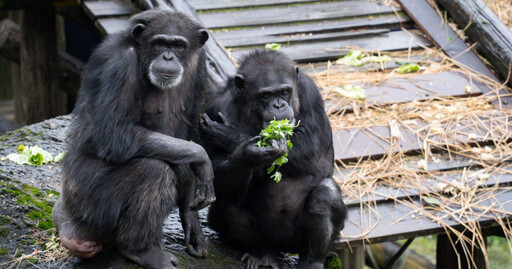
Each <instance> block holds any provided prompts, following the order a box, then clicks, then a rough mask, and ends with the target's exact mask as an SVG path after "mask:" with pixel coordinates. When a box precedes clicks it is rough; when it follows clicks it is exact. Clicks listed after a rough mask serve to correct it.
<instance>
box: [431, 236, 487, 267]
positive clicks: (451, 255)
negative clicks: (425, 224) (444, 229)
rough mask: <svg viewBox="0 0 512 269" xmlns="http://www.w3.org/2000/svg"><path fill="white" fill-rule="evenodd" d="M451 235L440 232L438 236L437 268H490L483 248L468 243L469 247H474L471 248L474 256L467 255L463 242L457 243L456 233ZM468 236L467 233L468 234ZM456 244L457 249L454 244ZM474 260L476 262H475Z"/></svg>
mask: <svg viewBox="0 0 512 269" xmlns="http://www.w3.org/2000/svg"><path fill="white" fill-rule="evenodd" d="M450 236H451V241H450V237H449V236H448V235H446V234H440V235H438V236H437V248H436V260H437V261H436V268H437V269H453V268H459V269H470V268H475V269H485V268H488V267H487V265H486V263H485V257H484V254H483V252H482V250H481V249H478V248H477V246H474V245H471V244H466V246H467V247H469V248H473V249H472V250H470V252H471V251H472V253H467V255H472V257H467V255H466V254H465V252H464V248H463V247H462V244H460V243H457V242H456V241H457V237H456V236H455V235H454V234H450ZM466 236H467V235H466ZM452 243H453V244H455V249H454V248H453V244H452ZM473 262H474V264H473Z"/></svg>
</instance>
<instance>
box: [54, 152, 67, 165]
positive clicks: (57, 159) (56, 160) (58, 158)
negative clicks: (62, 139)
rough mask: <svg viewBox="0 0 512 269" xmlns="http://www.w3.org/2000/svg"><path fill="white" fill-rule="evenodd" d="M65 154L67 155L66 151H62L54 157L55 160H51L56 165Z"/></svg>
mask: <svg viewBox="0 0 512 269" xmlns="http://www.w3.org/2000/svg"><path fill="white" fill-rule="evenodd" d="M66 153H68V152H67V151H63V152H61V153H59V154H58V155H57V156H55V158H54V159H53V161H54V162H56V163H58V162H60V161H62V159H63V158H64V156H65V155H66Z"/></svg>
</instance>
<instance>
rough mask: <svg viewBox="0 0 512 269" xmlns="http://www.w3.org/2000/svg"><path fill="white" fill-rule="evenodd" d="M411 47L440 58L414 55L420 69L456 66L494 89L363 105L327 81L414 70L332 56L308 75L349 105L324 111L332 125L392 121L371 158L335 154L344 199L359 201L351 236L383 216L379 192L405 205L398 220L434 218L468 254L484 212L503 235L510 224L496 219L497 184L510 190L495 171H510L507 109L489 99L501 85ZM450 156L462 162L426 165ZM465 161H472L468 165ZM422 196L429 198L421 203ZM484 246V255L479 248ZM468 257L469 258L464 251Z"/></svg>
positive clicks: (479, 242)
mask: <svg viewBox="0 0 512 269" xmlns="http://www.w3.org/2000/svg"><path fill="white" fill-rule="evenodd" d="M367 53H370V52H367ZM410 53H411V52H397V53H393V54H392V55H391V56H393V57H402V58H404V57H410ZM412 53H414V54H416V55H428V57H427V58H438V59H441V60H440V61H439V62H437V61H430V60H421V61H420V64H421V65H422V66H426V67H427V68H426V70H424V71H423V73H438V72H444V71H453V72H460V73H463V74H466V75H468V76H469V77H470V78H471V80H472V81H477V80H478V81H480V82H482V83H484V84H485V85H486V86H487V87H489V88H491V89H493V91H492V92H491V93H489V94H486V95H481V96H477V97H467V98H452V97H438V98H435V99H433V100H428V101H422V102H420V101H414V102H409V103H401V104H393V105H389V106H369V105H367V104H366V103H365V102H364V101H356V100H351V99H349V98H345V97H343V96H340V95H337V94H334V93H333V92H332V91H331V90H330V89H332V88H333V87H336V86H339V85H343V84H347V83H362V84H363V86H368V85H370V84H372V85H375V84H376V85H378V84H379V83H382V82H384V81H386V80H388V79H390V78H397V77H410V76H414V75H417V73H416V74H397V73H395V72H393V71H392V70H383V68H381V69H380V70H376V71H363V72H350V73H347V72H337V71H336V70H337V68H336V64H331V65H330V66H329V67H328V68H327V70H325V71H322V72H316V73H313V74H311V76H312V77H313V78H314V80H315V82H316V83H317V84H318V85H319V86H321V87H323V88H324V93H325V96H324V98H325V99H326V100H330V101H331V102H337V103H341V104H343V105H345V106H347V105H348V106H350V107H351V108H352V109H350V110H342V111H339V112H337V113H334V114H330V115H329V118H330V121H331V125H332V127H333V129H335V130H341V129H348V128H360V129H364V130H369V127H371V126H389V128H390V130H391V131H392V133H393V129H395V131H394V135H393V136H394V137H393V136H392V137H390V138H389V137H386V138H384V137H380V139H381V140H382V141H385V142H386V143H388V144H389V147H388V154H386V155H385V156H384V157H382V158H380V159H377V160H368V159H360V160H359V161H357V162H350V163H346V162H345V163H344V162H341V163H339V164H338V165H337V170H338V172H339V173H338V175H337V176H335V179H336V180H337V182H338V183H339V184H340V186H341V187H342V190H343V192H344V195H345V200H346V201H347V202H348V203H360V216H359V217H358V218H359V219H357V220H356V219H352V220H351V222H352V223H353V224H355V225H358V226H359V228H360V229H361V233H360V234H359V235H357V236H355V238H361V239H365V238H366V236H367V235H368V234H369V233H370V232H371V231H372V230H373V229H375V228H376V227H377V226H378V225H379V219H382V218H389V217H390V216H380V215H379V213H378V211H377V203H376V197H378V198H379V199H386V200H391V201H393V202H394V203H396V204H400V205H404V206H406V207H407V208H409V209H410V212H408V213H407V214H405V215H404V216H403V217H402V218H401V219H399V220H396V222H397V223H400V221H401V220H403V219H406V218H418V219H419V218H422V219H423V221H427V222H429V221H430V222H434V223H437V224H438V226H439V227H442V228H444V229H445V230H446V231H447V232H450V233H451V234H452V235H454V236H452V237H451V240H452V244H453V245H454V244H455V243H460V244H461V245H462V247H463V252H464V253H459V256H462V255H464V256H466V257H471V256H472V253H473V252H474V251H475V250H476V249H483V250H485V249H486V248H485V240H484V236H483V233H482V229H481V227H480V224H479V223H480V222H479V221H481V220H483V219H485V220H495V221H496V222H497V223H498V225H500V226H501V228H502V230H503V231H504V233H505V236H506V237H507V238H508V239H511V238H512V226H511V225H510V223H509V222H508V221H506V220H504V219H503V218H504V217H506V216H510V215H511V214H512V212H509V211H507V210H505V209H504V207H503V206H504V204H503V203H500V202H498V201H497V200H496V197H498V196H499V195H501V194H502V193H503V192H506V191H510V190H512V187H508V186H500V185H499V182H500V181H499V178H500V176H502V175H505V174H511V173H512V163H511V162H510V161H511V159H512V132H511V130H510V128H512V124H511V122H510V121H511V120H512V110H507V109H498V108H496V107H494V106H493V105H491V104H490V102H492V101H493V100H495V99H497V98H501V96H500V95H499V94H498V93H499V92H500V91H501V90H503V89H504V88H506V87H505V86H504V85H502V84H499V83H496V82H493V81H490V80H488V79H486V78H485V77H483V76H480V75H479V74H476V73H474V72H473V71H472V70H471V69H470V68H468V67H465V66H463V65H461V64H459V63H457V62H455V61H453V60H451V59H450V58H448V57H446V56H444V54H443V53H441V52H439V51H438V50H435V49H424V50H420V51H416V52H412ZM508 90H510V89H508ZM395 127H396V128H395ZM405 132H408V133H411V134H413V135H415V136H416V137H417V138H418V143H419V145H420V148H421V155H419V156H415V157H411V156H409V155H406V154H405V153H404V152H401V150H400V145H399V144H400V143H399V142H400V139H401V136H402V134H404V133H405ZM482 141H487V144H486V145H487V146H486V145H483V144H478V143H477V142H482ZM439 153H440V154H439ZM441 158H444V160H442V161H441V160H440V159H441ZM453 159H463V160H464V162H467V163H468V165H466V166H465V167H464V168H461V169H458V170H456V171H448V172H446V171H444V172H440V171H438V170H436V169H429V167H428V164H436V163H439V162H444V161H450V160H453ZM469 164H471V165H473V167H472V168H471V169H469V168H468V166H469ZM429 198H431V199H430V201H436V203H435V204H430V203H426V202H425V201H426V200H429ZM418 199H419V200H418ZM432 199H433V200H432ZM418 201H419V202H418ZM511 202H512V201H511ZM456 224H459V225H462V227H463V229H462V230H457V229H454V228H453V225H456ZM345 238H347V239H350V238H348V237H345ZM511 253H512V248H511ZM484 254H485V258H486V259H487V260H488V257H487V254H486V252H485V251H484ZM469 260H470V261H471V262H472V260H471V258H469Z"/></svg>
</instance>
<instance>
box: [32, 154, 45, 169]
mask: <svg viewBox="0 0 512 269" xmlns="http://www.w3.org/2000/svg"><path fill="white" fill-rule="evenodd" d="M28 161H29V162H30V163H31V164H33V165H35V166H41V165H43V161H44V158H43V154H41V153H39V152H38V153H36V154H34V155H32V156H30V157H29V158H28Z"/></svg>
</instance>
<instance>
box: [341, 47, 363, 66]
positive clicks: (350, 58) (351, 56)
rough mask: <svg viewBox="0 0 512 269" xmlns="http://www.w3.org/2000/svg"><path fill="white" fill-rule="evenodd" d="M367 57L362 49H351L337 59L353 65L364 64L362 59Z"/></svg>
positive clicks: (342, 62)
mask: <svg viewBox="0 0 512 269" xmlns="http://www.w3.org/2000/svg"><path fill="white" fill-rule="evenodd" d="M364 57H365V55H364V53H363V52H362V51H360V50H351V51H350V52H349V53H348V54H347V55H345V56H344V57H343V58H340V59H338V60H337V61H336V63H339V64H346V65H351V66H362V65H364V62H363V61H362V60H361V59H363V58H364Z"/></svg>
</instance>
